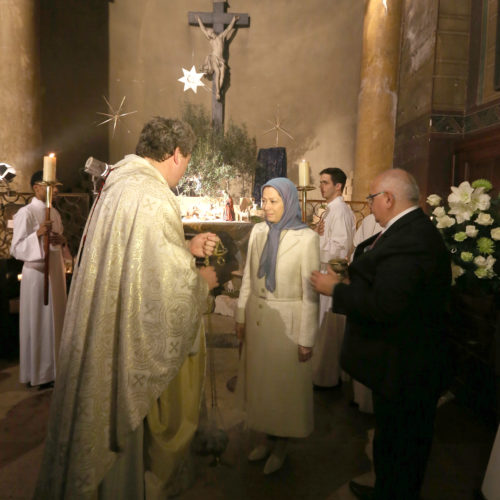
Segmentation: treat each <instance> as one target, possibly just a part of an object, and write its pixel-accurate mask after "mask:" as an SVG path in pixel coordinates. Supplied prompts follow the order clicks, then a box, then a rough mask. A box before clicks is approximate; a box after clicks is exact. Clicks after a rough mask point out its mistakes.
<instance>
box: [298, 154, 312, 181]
mask: <svg viewBox="0 0 500 500" xmlns="http://www.w3.org/2000/svg"><path fill="white" fill-rule="evenodd" d="M309 183H310V180H309V162H308V161H307V160H305V159H302V160H300V162H299V186H309Z"/></svg>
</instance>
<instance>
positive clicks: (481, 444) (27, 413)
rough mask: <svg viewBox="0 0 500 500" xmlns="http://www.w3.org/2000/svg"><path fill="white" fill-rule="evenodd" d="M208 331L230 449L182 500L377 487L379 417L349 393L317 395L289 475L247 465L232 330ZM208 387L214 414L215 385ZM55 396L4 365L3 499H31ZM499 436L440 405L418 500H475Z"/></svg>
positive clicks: (335, 498) (342, 496)
mask: <svg viewBox="0 0 500 500" xmlns="http://www.w3.org/2000/svg"><path fill="white" fill-rule="evenodd" d="M210 327H211V331H212V332H214V333H212V334H211V335H210V336H209V345H211V346H212V348H211V349H210V354H211V355H212V356H213V364H214V368H215V370H214V372H215V381H216V386H215V387H216V391H217V409H216V410H212V409H210V408H209V414H211V415H216V419H217V421H218V422H220V425H221V426H223V427H224V428H225V430H226V431H227V432H228V434H229V438H230V441H229V445H228V448H227V449H226V452H225V453H224V455H223V457H222V458H223V459H222V461H221V464H219V465H217V466H212V465H210V462H211V459H210V458H208V457H207V458H200V459H198V460H197V479H196V481H195V483H194V485H193V486H192V488H191V489H189V490H188V491H186V492H185V493H184V494H182V495H180V497H179V498H182V499H184V500H198V499H201V498H203V499H204V500H215V499H231V500H232V499H244V500H246V499H248V500H251V499H259V500H262V499H267V498H273V499H278V500H279V499H287V500H292V499H328V500H353V499H354V497H353V496H352V495H351V494H350V492H349V491H348V486H347V483H348V481H349V480H350V479H352V478H355V477H356V478H358V479H359V480H360V482H365V483H366V484H369V483H370V482H371V481H373V477H372V473H371V461H370V459H369V455H370V443H369V440H370V435H371V434H372V433H371V432H370V430H371V429H372V427H373V417H372V416H371V415H366V414H362V413H360V412H359V411H358V410H357V409H356V408H354V407H352V406H350V405H349V401H350V399H351V388H350V384H344V385H343V386H342V387H341V388H339V389H333V390H329V391H320V392H316V393H315V431H314V433H313V434H312V435H311V436H310V437H309V438H307V439H302V440H294V441H293V442H292V443H291V445H290V448H289V454H288V457H287V460H286V462H285V464H284V466H283V468H282V469H281V470H280V471H278V472H276V473H275V474H273V475H271V476H264V475H263V474H262V467H263V464H262V463H249V462H248V461H247V459H246V456H247V454H248V451H249V450H250V448H251V446H252V445H253V443H255V442H256V441H257V440H259V439H260V436H256V435H254V434H253V433H252V432H250V431H248V430H247V429H245V428H244V425H243V423H242V416H241V414H240V413H239V412H238V411H237V410H236V406H235V401H234V394H232V393H231V392H229V391H228V390H227V387H226V383H227V381H228V380H229V379H231V377H233V376H234V375H235V374H236V372H237V365H238V350H237V349H236V346H235V342H234V337H233V336H231V329H232V321H228V319H227V318H224V317H221V316H219V315H212V318H211V325H210ZM206 386H207V387H206V389H207V402H208V404H209V406H210V401H211V398H210V395H211V388H210V377H209V376H208V377H207V384H206ZM51 392H52V391H51V390H46V391H37V390H35V389H26V388H25V387H24V385H21V384H19V383H18V365H17V362H16V361H15V360H14V361H0V500H7V499H16V500H17V499H18V500H21V499H30V498H31V497H32V493H33V490H34V485H35V481H36V477H37V473H38V468H39V465H40V460H41V453H42V449H43V440H44V434H45V428H46V421H47V416H48V409H49V404H50V397H51ZM495 430H496V429H494V428H493V427H492V426H489V425H486V424H485V423H483V422H482V421H481V420H480V419H479V418H477V417H476V416H475V415H474V414H473V413H472V412H471V411H470V410H468V409H466V408H464V407H463V406H460V405H459V404H457V403H456V402H455V401H453V400H451V401H448V402H446V403H445V404H444V405H442V406H440V408H439V409H438V415H437V421H436V433H435V439H434V444H433V449H432V454H431V459H430V463H429V467H428V473H427V476H426V481H425V485H424V489H423V492H422V499H423V500H438V499H439V500H443V499H445V500H471V499H473V498H474V494H475V491H476V490H478V489H479V487H480V484H481V481H482V476H483V474H484V470H485V468H486V464H487V461H488V456H489V452H490V448H491V445H492V443H493V438H494V432H495ZM118 500H119V499H118Z"/></svg>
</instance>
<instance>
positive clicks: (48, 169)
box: [43, 153, 56, 182]
mask: <svg viewBox="0 0 500 500" xmlns="http://www.w3.org/2000/svg"><path fill="white" fill-rule="evenodd" d="M43 180H44V182H56V155H55V154H54V153H50V154H49V155H48V156H44V157H43Z"/></svg>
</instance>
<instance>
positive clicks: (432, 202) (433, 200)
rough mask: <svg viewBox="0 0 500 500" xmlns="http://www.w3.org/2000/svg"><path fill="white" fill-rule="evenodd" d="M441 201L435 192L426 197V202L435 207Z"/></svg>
mask: <svg viewBox="0 0 500 500" xmlns="http://www.w3.org/2000/svg"><path fill="white" fill-rule="evenodd" d="M440 203H441V196H439V195H437V194H431V195H429V196H428V197H427V204H428V205H430V206H431V207H437V206H438V205H439V204H440Z"/></svg>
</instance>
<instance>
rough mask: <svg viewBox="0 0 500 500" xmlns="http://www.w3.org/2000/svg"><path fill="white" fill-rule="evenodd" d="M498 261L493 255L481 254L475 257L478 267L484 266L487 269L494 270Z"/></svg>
mask: <svg viewBox="0 0 500 500" xmlns="http://www.w3.org/2000/svg"><path fill="white" fill-rule="evenodd" d="M496 261H497V260H496V259H495V257H493V255H488V257H483V256H482V255H479V256H478V257H476V258H475V259H474V264H476V266H477V267H484V268H485V269H487V270H492V269H493V265H494V264H495V262H496Z"/></svg>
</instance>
